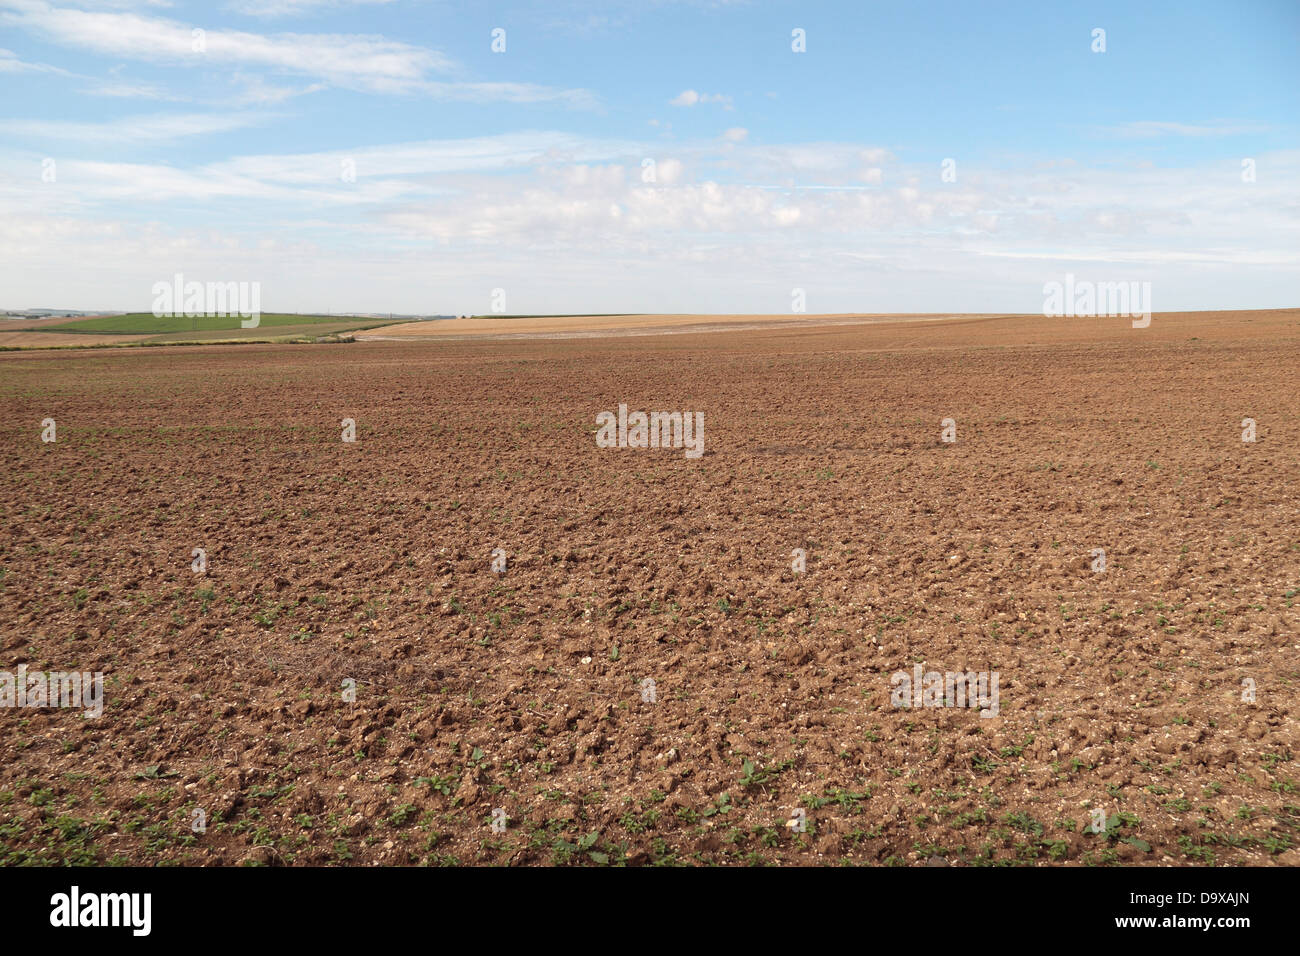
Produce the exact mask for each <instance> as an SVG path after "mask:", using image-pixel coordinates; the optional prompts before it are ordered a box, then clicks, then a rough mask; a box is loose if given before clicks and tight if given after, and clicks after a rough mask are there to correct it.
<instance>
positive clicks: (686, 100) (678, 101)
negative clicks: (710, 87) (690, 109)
mask: <svg viewBox="0 0 1300 956" xmlns="http://www.w3.org/2000/svg"><path fill="white" fill-rule="evenodd" d="M705 103H717V104H719V105H720V106H721V107H722V108H723V109H728V110H729V109H731V108H732V106H731V97H730V96H728V95H727V94H726V93H700V92H697V91H696V90H682V91H681V92H680V93H678V94H677V95H676V96H674V97H673V98H672V99H671V100H669V101H668V105H669V106H699V105H700V104H705Z"/></svg>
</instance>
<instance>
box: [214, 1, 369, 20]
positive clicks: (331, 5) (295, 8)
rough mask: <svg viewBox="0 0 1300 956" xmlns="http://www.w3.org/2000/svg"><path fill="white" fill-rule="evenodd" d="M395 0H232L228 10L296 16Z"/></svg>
mask: <svg viewBox="0 0 1300 956" xmlns="http://www.w3.org/2000/svg"><path fill="white" fill-rule="evenodd" d="M392 2H393V0H230V2H229V3H227V4H226V9H227V10H232V11H234V12H235V13H242V14H244V15H245V16H250V17H265V18H266V19H272V18H274V17H296V16H302V15H304V14H310V13H320V12H322V11H325V10H337V9H342V8H344V7H360V6H378V5H380V4H385V3H392Z"/></svg>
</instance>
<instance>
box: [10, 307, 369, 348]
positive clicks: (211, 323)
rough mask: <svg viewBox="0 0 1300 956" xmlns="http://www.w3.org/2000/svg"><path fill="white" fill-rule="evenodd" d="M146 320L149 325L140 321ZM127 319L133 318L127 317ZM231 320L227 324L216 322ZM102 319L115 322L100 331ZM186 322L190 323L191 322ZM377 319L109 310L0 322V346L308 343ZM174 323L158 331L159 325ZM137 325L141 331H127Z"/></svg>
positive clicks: (357, 329)
mask: <svg viewBox="0 0 1300 956" xmlns="http://www.w3.org/2000/svg"><path fill="white" fill-rule="evenodd" d="M145 319H148V320H150V322H151V323H152V324H153V326H154V327H153V328H150V327H149V325H147V324H146V323H145V321H144V320H145ZM128 320H138V321H136V322H131V321H128ZM221 322H233V323H235V324H234V325H233V326H232V325H228V324H226V325H219V324H217V323H221ZM103 323H116V327H115V328H111V329H108V330H104V329H102V328H101V324H103ZM188 323H193V324H194V326H195V327H191V325H189V324H188ZM386 324H387V322H386V320H383V319H369V320H367V319H356V318H354V319H341V318H340V317H339V316H319V315H263V316H262V321H261V322H260V323H259V324H258V327H257V328H255V329H243V328H240V327H239V324H238V317H236V318H235V319H215V318H212V317H207V318H203V319H185V318H179V319H171V318H168V319H155V318H154V317H153V316H152V315H115V316H104V317H100V318H96V319H85V320H80V321H74V322H69V323H67V324H63V325H51V324H48V323H41V324H38V325H30V324H22V325H18V324H17V323H15V325H17V327H16V328H11V327H9V326H8V325H0V350H5V351H7V350H12V349H62V348H97V347H100V346H123V347H129V346H141V345H171V344H177V343H185V342H192V343H196V344H197V343H203V344H212V343H217V342H230V343H251V342H313V341H322V340H324V341H329V340H330V339H329V337H331V336H337V335H340V334H343V333H351V332H356V331H360V330H363V329H374V328H377V327H381V326H384V325H386ZM163 325H173V326H176V325H179V326H180V327H173V328H171V329H164V330H162V331H158V327H159V326H163ZM132 329H140V330H141V331H132Z"/></svg>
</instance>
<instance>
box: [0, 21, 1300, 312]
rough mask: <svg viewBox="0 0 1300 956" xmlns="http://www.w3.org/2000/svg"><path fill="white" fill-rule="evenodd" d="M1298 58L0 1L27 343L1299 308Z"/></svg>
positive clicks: (0, 48)
mask: <svg viewBox="0 0 1300 956" xmlns="http://www.w3.org/2000/svg"><path fill="white" fill-rule="evenodd" d="M498 28H500V29H503V30H504V31H505V50H504V52H493V50H492V31H493V30H494V29H498ZM796 28H798V29H802V30H803V31H804V32H805V35H806V51H805V52H801V53H796V52H794V51H793V50H792V49H791V45H792V40H791V33H792V30H794V29H796ZM1096 28H1101V29H1104V30H1105V51H1104V52H1095V51H1094V50H1093V46H1094V39H1093V30H1094V29H1096ZM196 30H201V31H203V32H202V34H196V33H195V31H196ZM1298 40H1300V4H1297V3H1295V2H1280V0H1279V2H1263V0H1259V2H1199V3H1198V2H1182V3H1151V4H1141V5H1136V4H1131V3H1055V2H1053V3H1042V2H1037V3H1035V2H1025V3H1020V2H989V3H974V2H924V0H918V2H911V3H901V4H884V3H874V2H873V3H867V2H853V3H830V2H828V3H784V2H759V0H754V2H740V0H737V2H704V0H700V2H689V0H677V2H671V0H662V2H655V0H637V2H624V0H605V2H591V3H588V2H577V0H554V2H547V3H526V4H510V3H475V4H463V3H462V4H456V3H450V2H441V0H423V2H422V0H388V2H384V0H368V2H358V0H270V2H265V3H254V2H251V0H215V2H209V3H196V2H184V0H174V2H166V0H48V2H47V0H0V89H3V90H4V96H3V98H0V306H8V307H18V308H22V307H38V306H50V307H67V308H99V307H103V308H117V309H148V308H149V304H150V301H151V296H150V289H151V287H152V285H153V283H155V282H157V281H159V280H160V279H166V278H169V277H170V276H172V275H173V274H174V273H176V272H182V273H184V274H185V276H186V278H187V279H199V280H211V281H232V280H234V281H258V282H260V283H261V286H262V303H263V309H264V310H266V311H279V310H293V311H315V310H326V309H331V310H335V311H341V310H355V311H397V312H426V313H439V312H442V313H447V312H457V313H459V312H487V311H489V309H490V304H491V296H492V293H493V290H494V289H504V290H505V294H506V302H507V309H508V311H510V312H518V313H523V312H583V311H592V312H611V311H673V312H695V311H707V312H788V311H789V310H790V307H791V300H792V296H791V293H792V290H793V289H795V288H799V289H803V290H804V294H805V298H806V301H807V309H808V311H809V312H844V311H867V312H878V311H1003V310H1008V311H1038V310H1039V309H1040V308H1041V306H1042V301H1043V293H1042V286H1043V284H1044V283H1045V282H1049V281H1053V280H1058V279H1060V278H1062V277H1063V276H1064V274H1065V273H1067V272H1071V273H1074V274H1075V275H1076V276H1077V277H1079V278H1081V279H1093V280H1096V281H1123V280H1142V281H1149V282H1151V283H1152V289H1153V305H1154V307H1155V308H1156V309H1157V310H1163V309H1187V308H1244V307H1276V306H1293V305H1297V304H1300V301H1298V299H1300V297H1298V296H1297V294H1296V293H1297V290H1298V289H1300V281H1297V280H1300V264H1298V263H1300V241H1298V240H1300V188H1298V187H1297V184H1298V183H1300V178H1298V174H1300V135H1298V134H1300V56H1297V41H1298ZM1247 159H1249V160H1251V161H1252V163H1253V168H1254V180H1253V181H1244V180H1243V160H1247ZM945 160H952V163H951V164H950V165H949V167H948V168H949V169H950V170H951V171H952V172H955V178H954V177H953V176H951V175H950V176H949V177H948V178H947V179H945V178H944V177H943V175H942V171H943V168H944V167H943V163H944V161H945ZM651 162H652V163H653V167H650V165H649V164H650V163H651ZM651 169H653V177H650V176H649V172H650V170H651Z"/></svg>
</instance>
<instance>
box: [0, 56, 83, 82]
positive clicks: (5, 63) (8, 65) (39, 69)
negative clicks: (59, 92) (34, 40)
mask: <svg viewBox="0 0 1300 956" xmlns="http://www.w3.org/2000/svg"><path fill="white" fill-rule="evenodd" d="M0 73H59V74H62V75H64V76H69V75H71V74H69V73H68V71H67V70H62V69H59V67H57V66H50V65H49V64H47V63H27V62H25V61H23V60H20V59H18V54H16V53H14V52H13V51H12V50H5V49H0Z"/></svg>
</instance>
